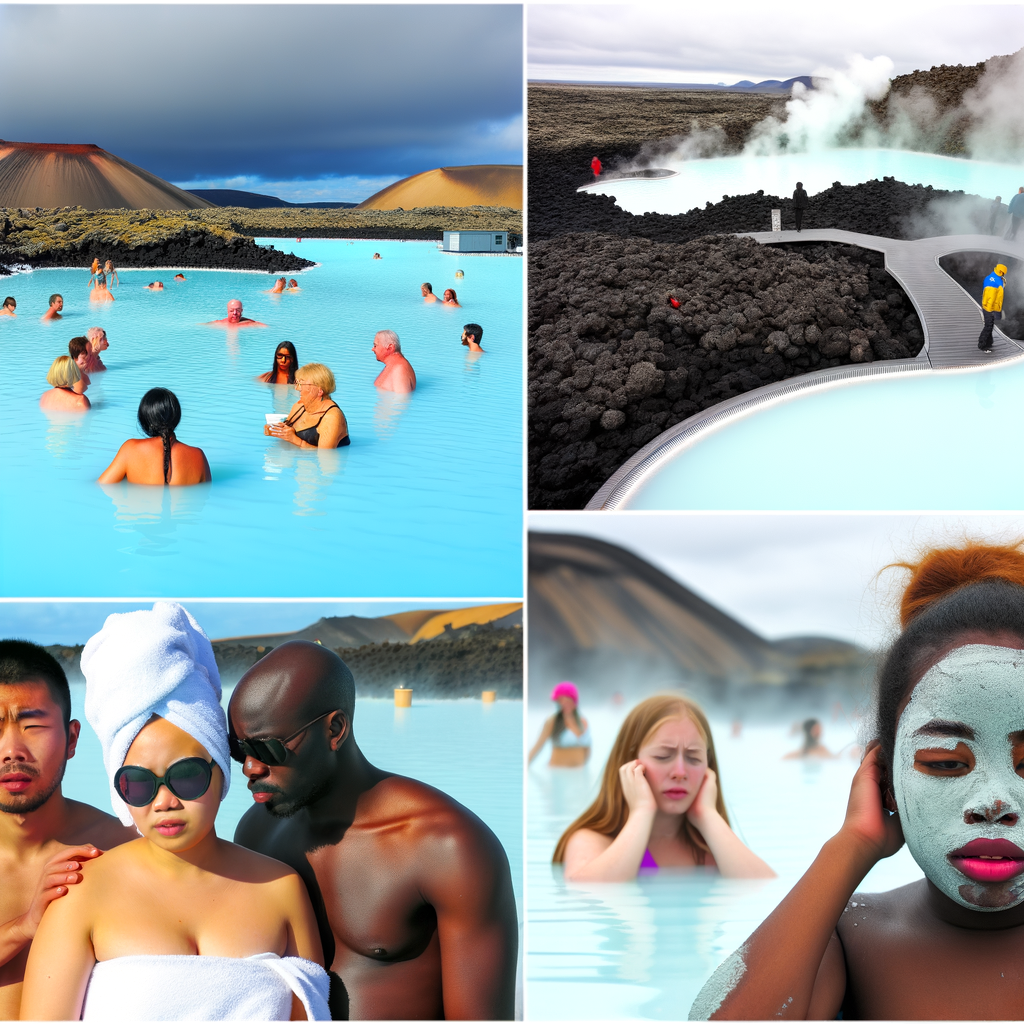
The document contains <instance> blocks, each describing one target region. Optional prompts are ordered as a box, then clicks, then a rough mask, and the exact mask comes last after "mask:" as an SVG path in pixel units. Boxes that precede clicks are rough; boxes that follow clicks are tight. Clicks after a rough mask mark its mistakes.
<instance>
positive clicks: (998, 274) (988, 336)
mask: <svg viewBox="0 0 1024 1024" xmlns="http://www.w3.org/2000/svg"><path fill="white" fill-rule="evenodd" d="M1018 194H1019V193H1018ZM1014 198H1016V196H1014ZM1005 280H1006V267H1005V266H1003V264H1002V263H997V264H996V266H995V268H994V269H993V271H992V273H991V274H989V275H988V277H986V278H985V283H984V284H983V286H982V292H981V309H982V315H983V316H984V318H985V326H984V327H983V328H982V329H981V336H980V337H979V338H978V348H980V349H981V351H982V352H991V351H992V328H993V327H995V325H996V321H997V320H1001V319H1002V318H1003V283H1004V281H1005Z"/></svg>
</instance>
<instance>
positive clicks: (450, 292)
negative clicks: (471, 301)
mask: <svg viewBox="0 0 1024 1024" xmlns="http://www.w3.org/2000/svg"><path fill="white" fill-rule="evenodd" d="M444 304H445V305H446V306H458V307H459V309H461V308H462V304H461V303H460V302H459V298H458V296H457V295H456V294H455V289H454V288H445V290H444Z"/></svg>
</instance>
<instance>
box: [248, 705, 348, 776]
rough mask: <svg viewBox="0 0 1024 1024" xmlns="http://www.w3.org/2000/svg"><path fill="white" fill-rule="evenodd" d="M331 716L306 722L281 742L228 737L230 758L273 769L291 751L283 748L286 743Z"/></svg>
mask: <svg viewBox="0 0 1024 1024" xmlns="http://www.w3.org/2000/svg"><path fill="white" fill-rule="evenodd" d="M333 714H334V712H333V711H325V712H324V713H323V714H322V715H318V716H317V717H316V718H314V719H313V721H312V722H307V723H306V724H305V725H304V726H303V727H302V728H301V729H296V730H295V732H293V733H292V734H291V736H285V738H284V739H283V740H282V739H278V738H277V737H276V736H265V737H260V738H258V739H235V738H233V737H229V738H228V746H229V748H230V750H231V757H232V759H233V760H235V761H245V759H246V758H247V757H253V758H255V759H256V760H257V761H260V762H261V763H263V764H265V765H267V766H268V767H270V768H275V767H277V766H278V765H282V764H284V763H285V761H287V760H288V755H289V754H290V753H291V751H290V750H289V749H288V748H287V747H286V746H285V744H286V743H290V742H291V741H292V740H293V739H295V737H296V736H298V735H299V734H300V733H304V732H305V731H306V730H307V729H308V728H309V727H310V726H311V725H316V723H317V722H319V721H320V719H321V718H326V717H327V716H328V715H333Z"/></svg>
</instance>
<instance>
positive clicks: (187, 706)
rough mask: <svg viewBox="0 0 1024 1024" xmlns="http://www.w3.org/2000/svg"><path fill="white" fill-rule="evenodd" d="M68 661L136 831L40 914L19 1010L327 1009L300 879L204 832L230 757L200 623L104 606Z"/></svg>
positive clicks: (272, 1012) (70, 1013)
mask: <svg viewBox="0 0 1024 1024" xmlns="http://www.w3.org/2000/svg"><path fill="white" fill-rule="evenodd" d="M82 672H83V673H84V675H85V679H86V697H85V713H86V717H87V718H88V720H89V723H90V724H91V725H92V727H93V729H95V731H96V733H97V735H98V736H99V738H100V742H101V744H102V746H103V761H104V764H105V766H106V769H107V774H108V776H109V778H110V782H111V800H112V802H113V805H114V811H115V813H116V814H118V815H119V817H120V818H121V820H122V821H123V822H124V823H125V824H126V825H127V824H131V823H133V822H134V824H135V826H136V828H137V829H138V831H139V833H140V836H141V838H139V839H136V840H134V841H133V842H129V843H125V844H124V845H123V846H120V847H117V848H116V849H113V850H110V851H108V852H107V853H106V854H104V855H103V856H102V857H99V858H97V859H96V861H94V862H90V863H89V864H87V865H83V870H82V876H83V878H82V882H81V883H80V884H79V885H76V886H74V887H73V888H72V891H71V892H69V893H68V895H67V896H65V897H64V898H63V899H60V900H56V901H54V903H53V904H52V905H51V906H50V907H49V908H48V909H47V911H46V913H45V914H44V915H43V920H42V923H41V924H40V926H39V930H38V932H37V933H36V937H35V940H34V941H33V943H32V950H31V953H30V955H29V959H28V965H27V967H26V971H25V987H24V994H23V996H22V1004H21V1010H22V1018H23V1019H30V1020H78V1019H84V1020H90V1019H95V1020H99V1019H103V1020H107V1021H129V1020H131V1021H138V1020H289V1019H291V1020H329V1019H330V1013H329V1011H328V1007H327V990H328V977H327V973H326V972H325V971H324V969H323V967H322V966H321V964H322V962H323V951H322V949H321V946H320V938H319V934H318V932H317V928H316V920H315V918H314V915H313V908H312V906H311V905H310V902H309V897H308V895H307V894H306V888H305V885H304V884H303V882H302V880H301V879H300V878H299V876H298V875H297V874H296V873H295V872H294V871H292V870H291V868H289V867H286V866H285V865H284V864H281V863H280V862H279V861H276V860H272V859H270V858H269V857H263V856H261V855H259V854H256V853H253V852H251V851H250V850H245V849H243V848H242V847H240V846H236V845H235V844H234V843H229V842H227V841H226V840H224V839H219V838H218V837H217V834H216V832H215V831H214V819H215V818H216V815H217V810H218V808H219V806H220V801H221V799H222V798H223V796H224V794H225V793H226V792H227V789H228V783H229V780H230V767H229V766H230V764H231V761H230V759H229V754H228V739H227V727H226V720H225V717H224V711H223V709H222V708H221V706H220V677H219V675H218V673H217V665H216V662H215V661H214V657H213V649H212V647H211V646H210V641H209V640H208V639H207V638H206V635H205V634H204V633H203V631H202V629H200V627H199V626H198V624H197V623H196V621H195V620H194V619H193V618H192V616H191V615H189V613H188V612H187V611H185V609H184V608H182V607H181V606H180V605H177V604H171V603H167V602H158V603H157V604H155V605H154V606H153V609H152V611H136V612H127V613H125V614H121V615H110V616H108V618H107V620H106V622H105V623H104V626H103V629H102V630H101V631H100V632H99V633H97V634H96V636H94V637H93V638H92V639H91V640H90V641H89V643H88V644H86V647H85V650H84V651H83V653H82Z"/></svg>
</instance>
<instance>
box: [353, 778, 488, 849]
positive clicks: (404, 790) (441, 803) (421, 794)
mask: <svg viewBox="0 0 1024 1024" xmlns="http://www.w3.org/2000/svg"><path fill="white" fill-rule="evenodd" d="M373 795H374V800H373V803H372V804H371V805H370V806H369V807H368V808H367V810H368V814H367V818H366V821H365V825H364V827H368V828H370V829H374V830H380V831H382V832H385V833H386V832H392V831H394V832H395V834H396V835H397V834H398V833H399V832H400V833H402V834H404V836H405V838H406V839H407V840H413V841H416V842H427V841H429V840H431V839H439V840H441V841H442V842H444V843H448V844H452V845H453V847H454V846H484V845H490V844H491V843H495V844H497V837H496V836H495V835H494V833H493V832H492V831H491V830H490V829H489V828H488V827H487V826H486V825H485V824H484V823H483V822H482V821H481V820H480V819H479V818H478V817H477V816H476V815H475V814H474V813H473V812H472V811H471V810H470V809H469V808H468V807H465V806H463V805H462V804H460V803H459V802H458V800H456V799H454V798H453V797H450V796H449V795H448V794H447V793H442V792H441V790H439V789H435V788H434V787H433V786H428V785H427V784H426V783H425V782H419V781H418V780H416V779H410V778H406V777H405V776H403V775H389V776H388V777H387V778H385V779H383V780H382V781H381V782H378V783H377V785H376V786H374V788H373Z"/></svg>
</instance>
